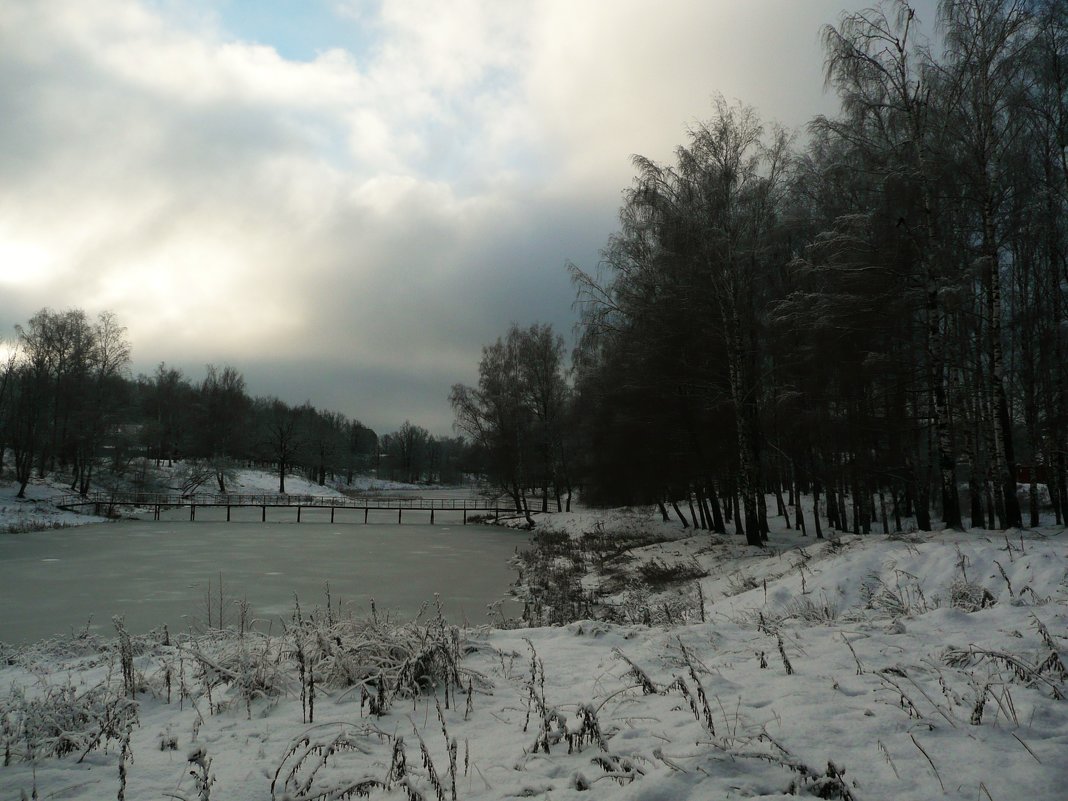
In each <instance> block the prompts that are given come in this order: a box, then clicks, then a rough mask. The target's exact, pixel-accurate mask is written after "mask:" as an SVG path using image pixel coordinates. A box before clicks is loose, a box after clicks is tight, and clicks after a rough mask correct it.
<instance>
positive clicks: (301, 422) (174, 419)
mask: <svg viewBox="0 0 1068 801" xmlns="http://www.w3.org/2000/svg"><path fill="white" fill-rule="evenodd" d="M15 332H16V336H15V338H14V340H13V342H12V344H11V347H10V348H9V349H8V351H7V353H8V355H7V358H6V360H5V362H4V364H3V367H2V375H0V470H2V469H3V468H4V467H6V466H7V465H5V464H4V461H5V460H6V459H7V458H8V457H10V459H11V464H10V467H11V469H12V470H13V472H14V477H15V480H16V482H17V483H18V484H19V493H18V494H19V497H25V492H26V486H27V485H28V483H29V482H30V480H31V478H32V477H33V476H34V475H37V476H39V477H42V478H43V477H45V476H50V475H51V476H64V477H66V479H69V482H70V484H69V487H70V489H71V491H73V492H79V493H82V494H86V493H88V492H89V491H90V490H91V489H92V488H93V486H94V480H95V479H96V480H98V479H99V475H100V470H101V469H102V468H103V469H105V470H106V472H107V473H108V474H109V476H114V475H116V474H117V475H122V476H125V477H126V478H127V479H128V480H130V481H132V482H134V483H135V484H137V483H138V482H139V481H140V482H144V481H145V480H146V476H147V471H146V469H145V468H146V466H147V465H149V464H150V463H152V462H154V463H155V465H156V466H157V467H158V466H162V465H163V464H166V465H167V466H169V467H173V466H174V464H175V463H176V462H177V463H178V464H179V465H180V468H181V469H180V470H179V471H177V475H178V480H179V482H180V484H181V486H180V489H181V490H182V492H185V493H187V492H192V491H195V490H196V489H197V488H199V487H202V486H206V487H210V488H212V489H214V490H218V492H220V493H225V492H227V491H228V489H229V486H230V483H231V482H232V480H233V476H234V470H235V469H237V468H239V467H242V466H258V467H269V468H272V469H274V470H276V471H277V473H278V490H279V492H285V479H286V476H287V475H290V474H292V473H294V472H297V473H301V474H303V475H305V476H306V477H307V478H308V479H310V480H312V481H314V482H317V483H318V484H319V485H324V484H326V482H327V481H328V480H329V481H332V482H336V483H342V484H350V485H351V484H352V483H353V480H354V477H355V476H356V475H358V474H365V473H370V472H374V473H375V474H376V475H377V476H378V477H381V478H389V479H394V480H398V481H405V482H417V481H452V482H458V481H459V479H460V477H461V475H462V471H463V470H464V469H465V464H466V463H465V460H467V459H469V456H470V454H469V452H468V450H467V449H465V447H464V445H463V442H462V441H461V440H459V439H458V438H455V437H436V436H433V435H431V434H430V433H429V432H428V431H427V430H426V429H425V428H422V427H420V426H416V425H412V424H411V423H410V422H405V423H404V425H402V426H401V427H400V429H399V430H398V431H396V432H394V433H391V434H385V435H382V436H381V437H380V436H378V435H377V434H376V433H375V432H374V431H373V430H371V429H370V428H368V427H367V426H365V425H363V424H362V423H361V422H360V421H359V420H353V419H350V418H348V417H346V416H345V415H344V414H341V413H338V412H333V411H329V410H322V409H317V408H315V407H314V406H312V404H311V403H310V402H305V403H303V404H300V405H292V404H288V403H286V402H284V401H282V400H280V399H278V398H275V397H254V396H251V395H250V394H249V393H248V390H247V387H246V385H245V379H244V377H243V376H242V374H241V373H240V371H238V370H237V369H236V368H235V367H232V366H221V367H220V366H216V365H210V364H209V365H207V366H206V368H205V372H204V375H203V377H202V378H200V379H199V380H196V379H193V378H191V377H189V376H186V375H184V374H183V373H182V371H181V370H179V369H177V368H175V367H169V366H168V365H166V364H164V363H160V364H159V366H158V367H157V368H156V370H155V371H154V372H153V373H152V374H151V375H138V376H136V377H131V376H130V375H129V367H130V361H131V347H130V343H129V340H128V339H127V336H126V330H125V328H124V327H123V326H121V325H120V324H119V322H118V320H117V318H116V316H115V315H114V314H112V313H110V312H103V313H101V314H99V315H98V316H97V317H96V318H95V319H91V318H90V317H89V316H88V315H87V314H86V313H85V312H84V311H82V310H80V309H72V310H67V311H62V312H57V311H53V310H51V309H42V310H41V311H39V312H37V313H36V314H35V315H33V317H31V318H30V320H29V321H28V322H27V323H25V324H24V325H17V326H15Z"/></svg>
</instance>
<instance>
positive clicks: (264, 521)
mask: <svg viewBox="0 0 1068 801" xmlns="http://www.w3.org/2000/svg"><path fill="white" fill-rule="evenodd" d="M262 508H263V514H262V515H261V516H260V522H261V523H266V522H267V504H264V505H263V507H262Z"/></svg>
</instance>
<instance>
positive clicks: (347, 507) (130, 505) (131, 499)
mask: <svg viewBox="0 0 1068 801" xmlns="http://www.w3.org/2000/svg"><path fill="white" fill-rule="evenodd" d="M56 505H57V506H59V507H60V508H61V509H67V510H69V511H77V512H88V513H92V514H96V515H100V516H107V517H111V516H115V515H117V514H119V512H120V510H122V509H126V510H129V512H131V513H137V512H141V513H143V514H148V513H151V514H152V519H153V520H159V519H160V514H161V513H162V512H163V511H165V510H170V509H186V508H188V509H189V519H190V520H191V521H193V520H196V519H197V510H198V509H222V508H225V509H226V522H228V523H229V522H231V520H232V517H233V512H234V510H237V509H246V508H253V509H258V510H259V512H260V522H264V523H265V522H267V510H268V509H289V510H293V512H294V514H295V516H296V522H298V523H299V522H301V518H302V516H303V517H304V518H305V519H308V518H309V512H311V511H314V515H313V516H314V519H315V521H316V522H326V514H327V512H329V515H330V517H329V520H330V522H331V523H333V522H335V518H337V517H338V516H339V515H338V513H339V512H345V515H344V518H345V521H346V522H354V521H353V519H352V518H353V513H354V512H355V513H356V514H355V516H356V521H355V522H359V516H360V515H359V513H360V512H362V513H363V514H362V517H363V522H364V523H367V522H368V517H369V515H370V514H371V512H396V513H397V519H396V522H397V523H401V522H402V521H403V519H404V514H405V512H407V513H408V516H409V519H411V518H412V517H413V516H415V517H416V518H417V522H421V523H425V522H430V523H434V522H435V516H437V518H438V519H441V517H442V514H443V513H447V515H446V520H448V521H449V522H452V521H456V522H462V523H463V524H464V525H466V524H467V522H468V519H469V516H470V517H473V516H475V515H479V516H485V517H489V516H492V517H493V519H494V520H501V519H502V518H503V517H511V516H514V515H518V514H522V513H521V512H516V511H515V510H514V509H512V508H511V507H510V506H508V505H503V506H502V505H501V504H500V503H499V502H498V501H495V500H479V499H473V498H467V499H460V498H388V497H367V498H360V497H339V496H336V495H287V494H277V495H238V494H231V493H227V494H223V495H211V494H204V493H196V494H192V495H180V494H158V493H148V492H125V493H123V492H115V493H111V492H96V493H89V494H86V495H74V494H71V495H65V496H63V497H62V498H59V499H58V500H57V502H56ZM378 517H379V518H381V515H378ZM244 519H245V520H247V517H245V518H244ZM446 520H442V522H446ZM309 522H310V521H309ZM375 522H383V521H382V520H381V519H376V520H375ZM389 522H392V516H390V518H389ZM413 522H414V521H413Z"/></svg>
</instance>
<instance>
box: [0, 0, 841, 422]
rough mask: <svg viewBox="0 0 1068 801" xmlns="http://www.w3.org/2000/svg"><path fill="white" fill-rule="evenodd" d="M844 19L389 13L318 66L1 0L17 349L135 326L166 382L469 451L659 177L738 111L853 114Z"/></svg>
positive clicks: (0, 163) (561, 1)
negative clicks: (59, 332)
mask: <svg viewBox="0 0 1068 801" xmlns="http://www.w3.org/2000/svg"><path fill="white" fill-rule="evenodd" d="M349 5H350V4H348V3H344V2H338V3H337V6H338V7H339V8H344V7H348V6H349ZM840 5H841V2H832V1H831V0H806V2H804V3H799V2H794V0H768V2H759V3H737V2H724V1H723V0H715V1H714V2H713V1H711V0H710V2H706V3H693V2H688V1H687V0H666V2H662V3H658V4H657V5H656V7H655V11H654V10H653V9H651V7H650V6H649V4H648V3H646V2H639V1H638V0H616V1H614V2H613V3H611V4H607V3H606V4H600V3H580V4H576V3H574V2H570V1H568V0H540V1H535V0H530V1H529V2H522V3H507V4H505V3H499V2H496V1H495V0H467V1H466V2H460V3H455V4H450V6H449V9H450V11H449V13H448V14H447V15H446V14H442V13H441V10H440V9H441V6H440V4H438V3H436V2H430V0H421V1H420V2H415V1H414V0H406V1H405V2H401V1H400V0H383V2H382V3H380V4H379V5H378V6H377V7H374V16H373V17H371V16H369V14H371V13H372V10H371V9H370V7H368V6H366V5H365V4H355V5H352V9H353V10H355V12H356V18H358V19H359V20H361V21H362V23H361V24H363V25H364V33H365V34H366V36H369V37H371V38H372V39H373V41H374V44H373V46H371V47H370V48H368V49H364V50H360V51H358V52H346V51H344V50H341V49H338V48H334V49H330V50H325V51H322V52H319V53H318V55H317V57H316V58H314V59H313V60H311V61H304V62H297V61H290V60H286V59H284V58H282V57H281V56H279V55H278V52H277V51H276V50H275V49H273V48H272V47H270V46H269V43H255V42H249V41H246V40H243V39H242V37H241V35H240V31H237V32H235V31H229V32H228V31H226V30H224V29H223V28H222V26H221V23H220V22H219V20H218V19H217V18H215V17H214V16H213V15H212V14H210V13H207V14H188V15H182V16H174V15H173V14H175V13H177V12H174V9H173V8H171V7H170V6H169V5H168V4H156V5H149V4H145V3H142V2H140V0H96V2H93V3H84V2H81V0H42V1H41V2H23V0H0V31H2V33H0V119H3V120H4V121H5V123H4V125H3V126H0V314H2V315H3V317H2V318H0V328H2V330H4V331H7V332H10V330H11V329H10V326H11V325H13V324H14V323H17V322H20V321H23V320H25V319H26V318H28V317H29V316H30V315H31V314H32V313H33V312H34V311H35V310H36V309H38V308H40V307H41V306H44V305H49V306H53V307H57V308H65V307H71V306H80V307H83V308H85V309H86V310H87V311H88V312H90V313H95V312H97V311H99V310H101V309H105V308H106V309H111V310H113V311H115V312H116V313H117V314H118V315H119V317H120V319H121V320H122V321H123V322H124V323H125V324H126V325H127V326H128V328H129V333H130V337H131V340H132V342H133V345H134V353H135V359H136V360H137V363H136V368H137V369H140V370H144V371H146V372H147V371H150V370H151V369H152V366H153V365H154V364H155V363H157V362H159V361H161V360H166V361H167V362H169V363H172V364H178V365H182V366H185V367H187V369H188V371H189V372H190V373H191V374H193V375H197V374H199V370H200V369H201V366H202V365H203V364H204V363H207V362H214V363H229V364H233V365H235V366H237V367H238V368H239V369H242V370H243V371H244V372H245V373H246V376H247V378H248V383H249V387H250V390H251V391H253V392H255V393H257V394H277V395H279V396H280V397H283V398H284V399H286V400H289V401H292V402H301V401H303V400H305V399H309V400H311V401H312V402H313V403H314V404H316V405H318V406H322V407H326V408H334V409H337V410H339V411H344V412H345V413H347V414H349V415H351V416H353V417H358V418H360V419H362V420H364V421H365V422H367V423H368V424H371V425H373V426H375V427H376V428H378V429H379V430H391V429H392V428H395V427H396V426H397V425H399V424H400V423H401V422H402V421H403V420H404V419H406V418H409V419H411V420H413V422H418V423H421V424H423V425H427V426H428V427H431V428H432V429H433V430H435V431H439V432H441V433H445V432H447V431H448V430H449V423H450V421H451V415H450V413H449V409H448V406H447V400H446V398H447V393H448V388H449V386H450V385H451V384H452V383H454V382H456V381H467V382H470V381H473V380H474V379H475V376H476V368H477V363H478V358H479V351H480V347H481V345H482V344H485V343H488V342H491V341H492V340H494V339H495V338H496V337H497V336H499V335H501V334H502V333H503V332H504V330H505V329H506V327H507V325H508V323H509V321H512V320H515V321H517V322H519V323H521V324H529V323H531V322H534V321H535V320H538V321H544V322H552V323H554V325H556V327H557V328H558V329H560V331H561V333H563V334H565V335H569V334H570V328H571V325H572V323H573V322H574V315H573V314H572V311H571V302H572V300H573V291H572V288H571V286H570V284H569V282H568V278H567V275H566V273H565V271H564V264H565V262H566V261H568V260H574V261H576V262H578V263H580V264H581V265H583V266H585V267H587V268H591V269H592V268H593V267H594V266H595V263H596V260H597V253H598V249H599V248H600V247H601V246H602V245H603V244H604V242H605V240H606V238H607V237H608V235H609V234H610V233H611V231H612V230H613V228H614V226H615V220H616V218H615V214H616V208H617V206H618V203H619V200H620V191H621V190H622V189H623V187H624V186H626V185H627V183H628V182H629V180H630V176H631V167H630V155H631V154H632V153H642V154H645V155H649V156H651V157H654V158H658V159H667V158H670V157H671V152H672V149H673V147H674V146H675V145H677V144H678V143H679V142H681V141H682V139H683V137H684V133H685V128H686V124H687V121H691V120H695V119H698V118H700V117H701V116H702V115H703V114H704V113H705V112H706V111H707V109H708V107H709V103H708V101H709V98H710V96H711V95H712V94H713V93H715V92H717V91H718V92H722V93H723V94H724V95H725V96H727V97H728V98H730V97H739V98H741V99H743V100H745V101H746V102H749V103H752V104H754V105H756V106H758V107H759V108H760V109H761V111H762V112H763V113H764V115H765V117H773V116H777V117H778V118H780V119H781V120H782V121H783V122H785V123H787V124H790V125H795V126H797V125H801V124H802V123H803V122H804V121H805V120H807V119H808V118H809V117H810V116H811V114H812V113H814V112H816V111H827V110H830V108H831V106H832V103H831V100H830V98H827V97H826V96H824V95H823V94H822V91H821V64H822V56H821V54H820V52H819V49H818V44H817V31H818V27H819V25H820V24H821V23H823V22H826V21H831V20H833V19H835V18H836V16H837V13H838V8H839V6H840ZM168 14H172V15H171V16H168ZM235 34H236V35H235Z"/></svg>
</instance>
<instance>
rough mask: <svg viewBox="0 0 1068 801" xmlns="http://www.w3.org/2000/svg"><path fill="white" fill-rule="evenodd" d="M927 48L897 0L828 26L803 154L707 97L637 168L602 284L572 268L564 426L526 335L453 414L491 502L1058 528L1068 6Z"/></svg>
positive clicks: (947, 14)
mask: <svg viewBox="0 0 1068 801" xmlns="http://www.w3.org/2000/svg"><path fill="white" fill-rule="evenodd" d="M930 30H935V31H937V34H938V35H937V37H934V36H933V35H932V36H928V37H926V38H925V37H923V36H921V29H920V22H919V20H918V19H917V17H916V14H915V11H914V9H913V8H912V7H911V6H910V4H909V3H908V2H905V1H904V0H893V2H887V3H884V4H882V5H880V6H878V7H877V8H874V9H870V10H867V11H863V12H859V13H851V14H844V15H843V16H842V17H841V18H840V19H839V21H838V23H837V24H831V25H827V26H826V27H825V28H824V29H823V31H822V39H823V43H824V47H825V53H826V61H825V63H826V81H827V85H828V87H830V88H832V89H833V90H834V91H835V92H836V93H837V96H838V98H839V101H840V109H839V111H838V112H837V113H836V114H834V115H830V116H826V117H824V116H821V117H817V118H815V119H813V120H812V121H811V123H810V124H809V126H808V131H807V133H808V135H807V137H806V138H805V140H804V141H803V142H801V143H800V144H799V141H798V139H797V138H796V137H794V136H792V135H791V134H789V133H788V132H787V131H785V130H783V129H782V128H781V127H779V126H776V125H769V124H766V123H764V122H763V121H762V120H761V118H760V117H759V115H758V114H757V112H756V111H755V110H754V109H752V108H750V107H748V106H746V105H744V104H741V103H733V104H732V103H727V102H726V101H724V100H723V99H721V98H720V99H717V100H715V101H714V104H713V110H712V115H711V118H710V119H708V120H707V121H705V122H702V123H699V124H696V125H694V126H692V127H691V128H690V130H689V131H688V135H687V137H686V141H685V142H684V143H683V144H682V145H680V146H679V147H678V148H677V149H676V151H675V154H674V159H673V160H672V161H671V162H668V163H660V162H657V161H654V160H652V159H648V158H644V157H641V156H638V157H635V158H634V167H635V173H636V174H635V177H634V181H633V183H632V185H631V186H630V187H629V189H628V190H626V192H625V194H624V202H623V205H622V207H621V209H620V213H619V220H620V225H619V230H618V231H617V232H616V233H615V234H614V235H613V236H612V237H611V238H610V239H609V241H608V243H607V245H606V246H605V248H604V249H603V252H602V261H601V263H600V265H599V268H598V270H596V271H584V270H582V269H580V268H579V267H577V266H574V265H572V266H571V267H570V269H571V273H572V277H573V280H574V282H575V285H576V289H577V303H578V307H579V309H580V316H581V320H580V324H579V327H578V333H579V336H578V344H577V347H576V349H575V352H574V358H573V373H572V375H571V379H570V380H569V381H565V380H564V371H563V368H562V365H561V364H560V363H559V362H556V363H554V369H556V370H557V371H558V374H557V377H556V379H554V381H555V388H554V389H553V390H552V391H551V392H549V393H548V394H547V396H551V397H552V398H553V403H554V404H557V403H558V404H559V406H552V408H551V410H550V409H549V407H545V408H544V409H543V408H542V407H540V406H539V403H538V391H539V390H538V389H537V387H538V384H537V382H536V380H535V378H534V375H533V374H534V373H535V372H536V371H537V367H536V366H535V365H537V364H538V357H537V356H534V355H533V351H532V350H530V349H528V351H526V352H524V351H523V348H522V342H521V340H523V339H532V338H534V336H535V334H536V332H535V331H534V329H532V330H531V331H530V332H527V333H526V334H524V332H522V331H520V330H519V329H516V328H514V329H513V331H512V332H511V333H509V335H508V336H507V337H506V338H503V339H501V340H499V341H498V342H497V344H496V345H494V346H491V347H489V348H487V349H485V350H484V351H483V357H482V362H481V365H480V372H479V382H478V387H477V388H473V387H462V386H460V387H457V388H454V390H453V395H452V402H453V406H454V409H455V412H456V419H457V423H456V424H457V427H458V429H459V430H461V431H463V432H465V433H467V434H469V435H471V436H472V437H474V438H475V439H476V441H479V442H480V443H481V444H482V445H483V446H484V447H485V448H487V449H489V450H490V451H491V452H493V453H494V454H496V457H495V458H496V460H497V461H495V462H494V475H495V479H496V481H497V482H498V483H499V484H500V485H501V486H502V487H504V488H508V487H512V488H515V487H517V486H520V485H524V484H525V485H526V486H528V487H536V486H539V485H546V484H548V485H551V486H555V483H556V482H557V481H558V480H560V479H561V476H562V475H567V476H568V480H570V481H573V482H579V481H580V482H581V484H582V486H583V490H584V497H585V499H586V500H588V501H590V502H594V503H603V504H620V503H635V502H643V503H654V502H655V503H660V505H661V510H662V511H663V512H664V514H665V517H666V515H667V511H666V509H665V504H668V505H671V504H674V509H675V511H676V512H677V513H678V515H679V517H681V518H682V520H683V522H684V523H685V522H686V516H685V514H684V512H683V511H682V510H680V509H679V504H680V503H681V504H682V505H683V507H684V508H685V507H687V505H688V510H689V513H690V514H689V517H690V521H691V523H692V524H694V525H697V526H703V527H707V528H710V529H715V530H718V531H725V530H726V526H727V525H728V524H733V525H734V526H735V528H736V530H737V531H738V533H742V534H744V535H745V536H746V538H747V541H748V542H750V543H751V544H760V543H761V542H763V541H764V540H765V539H766V534H767V530H768V526H767V511H766V509H765V503H764V497H765V493H766V492H770V493H775V494H776V499H777V507H778V509H777V511H778V513H780V514H785V515H786V516H787V523H788V524H789V523H790V511H789V508H788V507H790V506H791V505H792V506H793V515H794V524H795V525H798V526H805V525H806V522H805V518H804V515H803V513H802V510H801V508H800V502H799V498H800V494H801V493H802V492H804V493H811V497H812V498H813V502H814V505H815V508H816V515H815V520H813V521H812V523H813V525H814V527H815V529H816V533H817V534H820V533H821V528H820V526H821V522H820V518H821V516H822V517H823V518H824V519H825V520H826V521H827V523H828V524H829V525H831V526H834V527H835V528H838V529H841V530H852V531H858V532H859V531H869V530H870V529H871V527H872V525H873V524H879V525H881V526H882V529H883V530H885V531H890V530H892V529H894V528H896V529H900V528H901V527H902V519H903V518H913V519H915V522H916V525H917V526H918V527H919V528H921V529H930V528H931V527H932V525H933V521H934V519H936V518H937V519H940V520H941V522H942V523H943V524H944V525H945V526H947V527H953V528H962V527H963V526H964V525H965V520H966V519H967V520H968V521H970V524H971V525H972V526H975V527H980V528H982V527H994V526H998V527H1001V528H1007V527H1011V526H1020V525H1021V524H1022V523H1023V509H1024V508H1026V509H1027V510H1028V513H1029V514H1028V521H1029V522H1030V524H1031V525H1037V524H1038V520H1039V507H1040V503H1042V502H1043V500H1044V499H1043V498H1041V497H1040V496H1039V491H1040V485H1042V486H1045V487H1046V488H1048V492H1049V499H1048V502H1049V504H1050V505H1051V506H1052V509H1053V512H1054V514H1055V516H1056V519H1057V521H1058V523H1060V522H1062V521H1064V520H1065V518H1066V514H1068V465H1066V451H1068V443H1066V426H1068V362H1066V359H1065V355H1066V353H1068V324H1066V323H1068V321H1066V319H1065V306H1066V302H1068V226H1066V220H1068V217H1066V209H1068V4H1065V3H1063V2H1060V1H1058V0H1035V1H1034V2H1029V1H1028V0H943V2H941V3H939V5H938V19H937V27H935V28H931V29H930ZM538 330H539V331H540V330H541V329H538ZM544 335H545V336H546V337H549V338H551V336H552V335H551V332H545V333H544ZM513 340H515V341H514V342H513ZM550 361H551V360H550ZM550 431H551V432H552V433H551V434H550V433H549V432H550ZM568 455H570V456H571V458H567V457H568ZM498 462H499V463H498ZM565 466H566V470H565V469H564V468H565ZM1024 472H1026V475H1027V477H1028V479H1029V481H1028V483H1029V486H1030V494H1029V495H1026V496H1025V497H1024V498H1023V504H1022V505H1021V498H1020V497H1019V496H1018V493H1017V481H1018V479H1019V478H1021V476H1023V475H1024Z"/></svg>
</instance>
